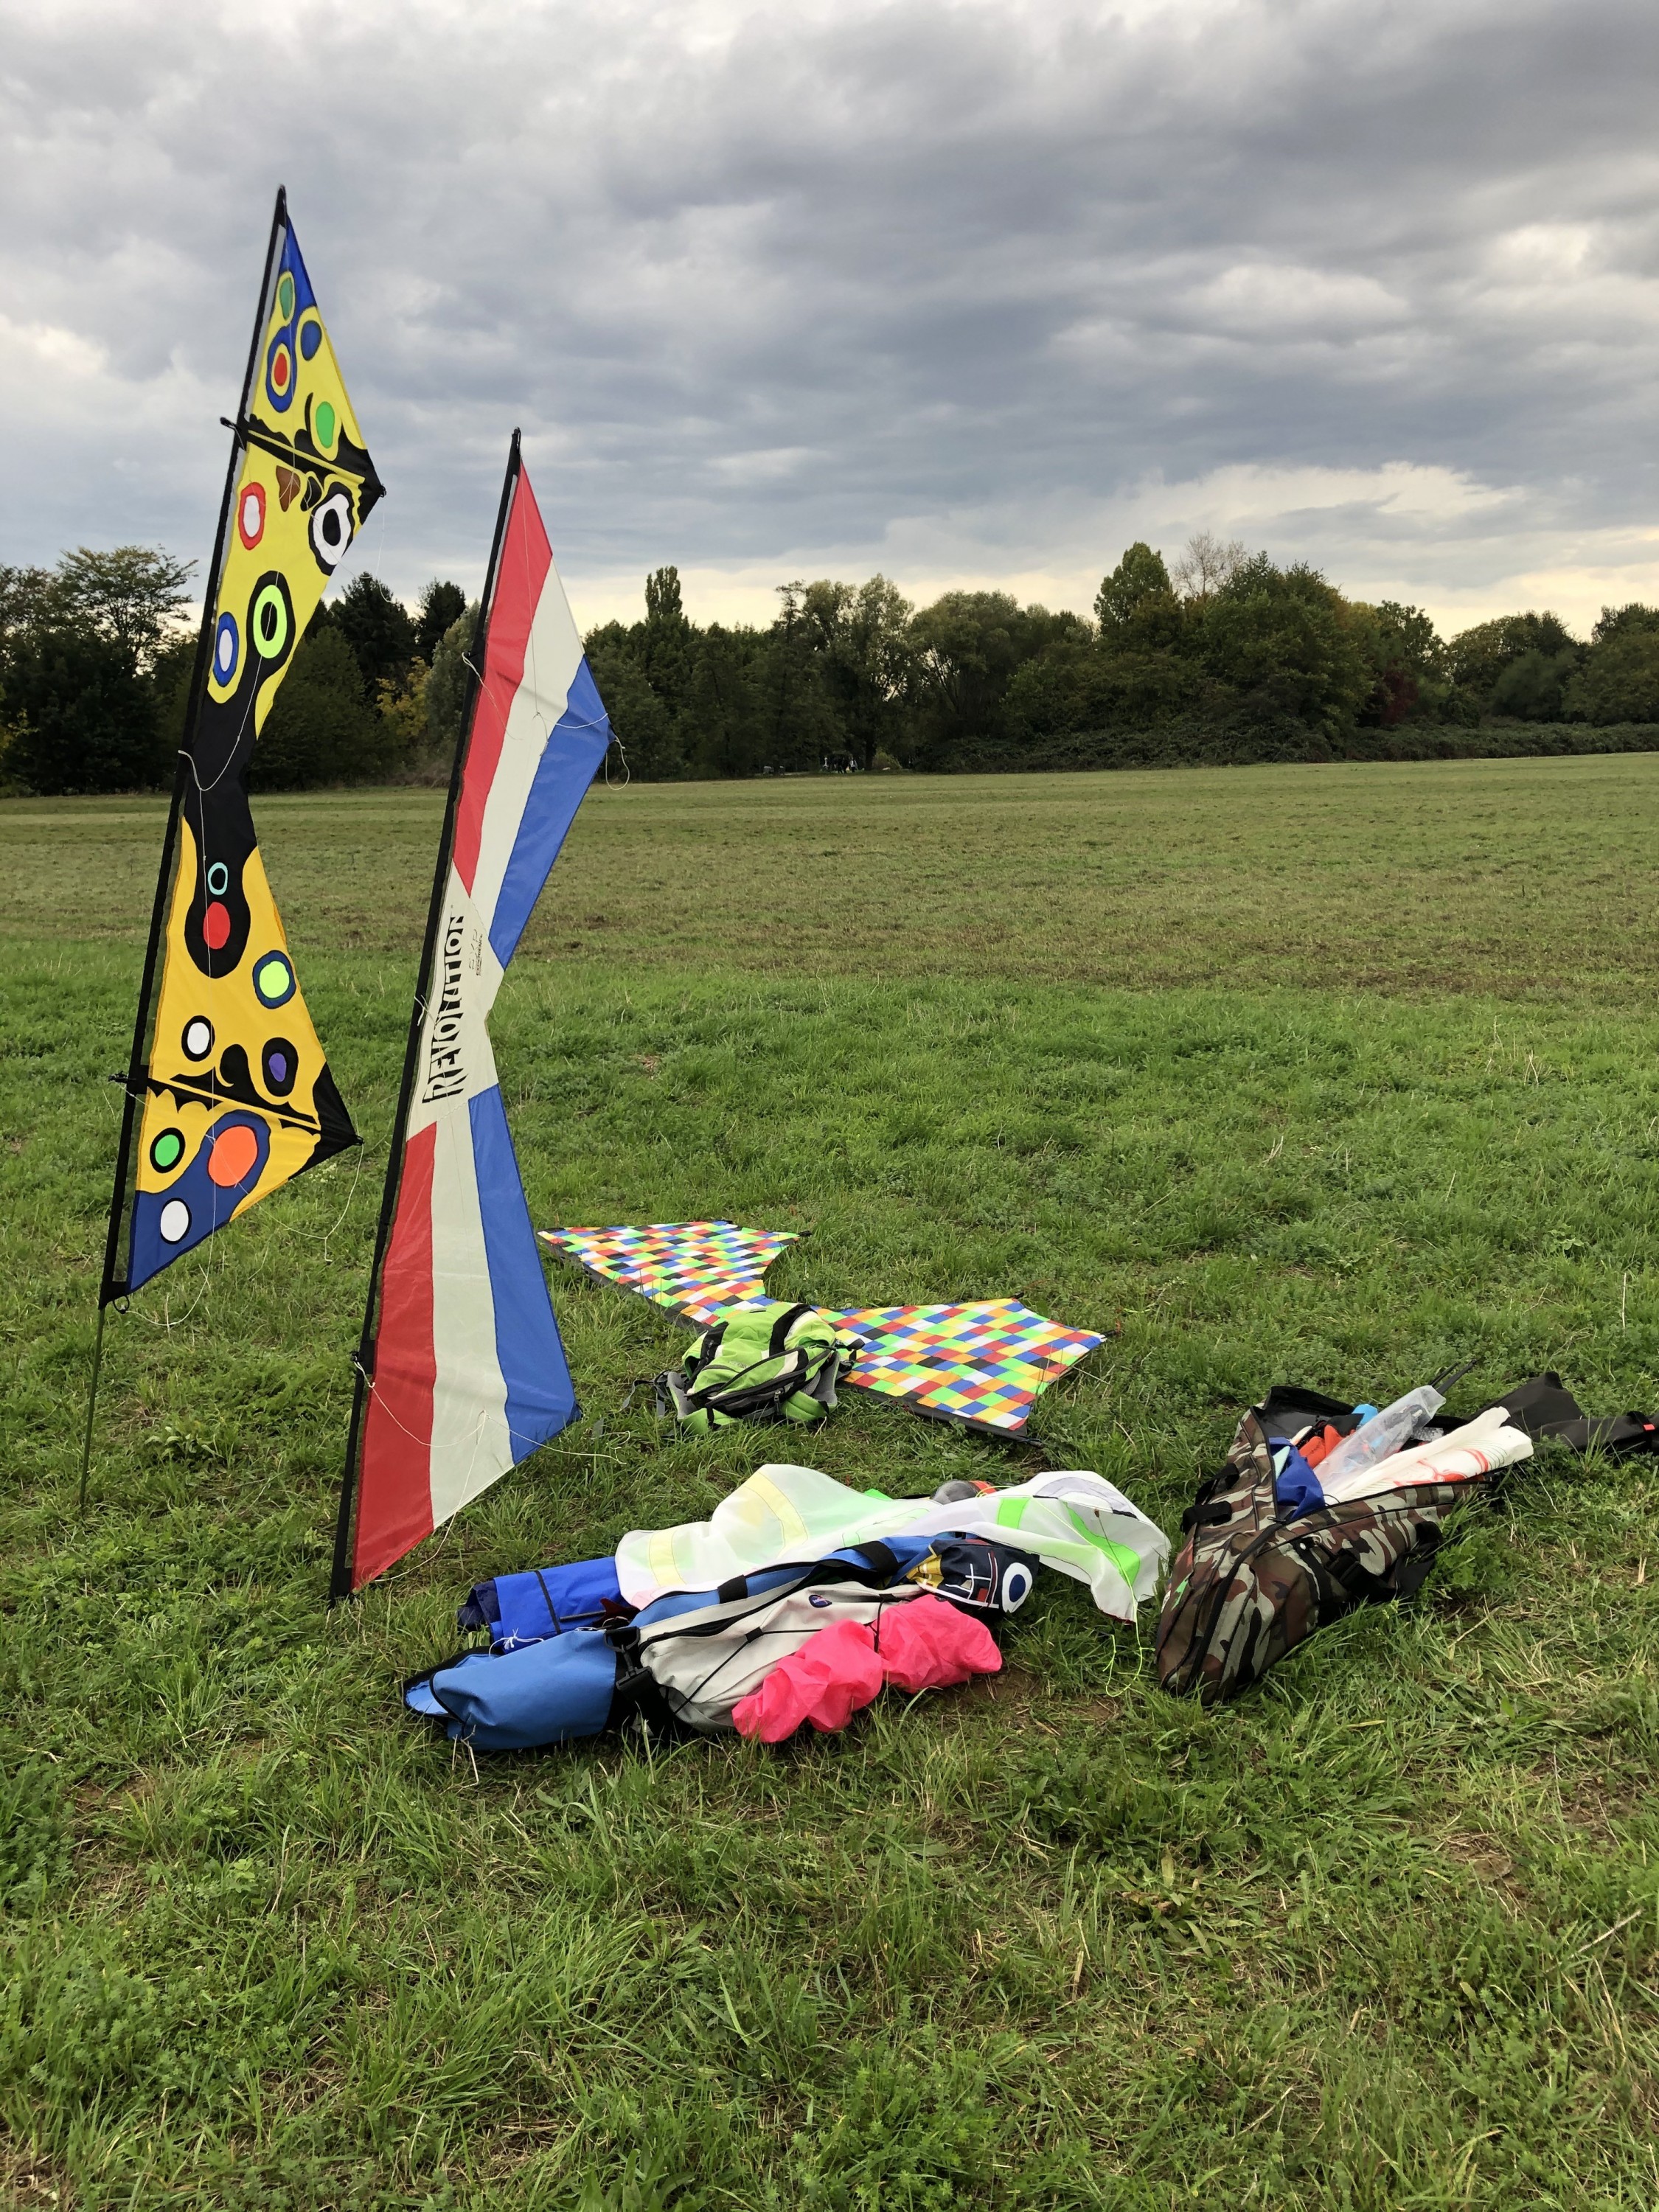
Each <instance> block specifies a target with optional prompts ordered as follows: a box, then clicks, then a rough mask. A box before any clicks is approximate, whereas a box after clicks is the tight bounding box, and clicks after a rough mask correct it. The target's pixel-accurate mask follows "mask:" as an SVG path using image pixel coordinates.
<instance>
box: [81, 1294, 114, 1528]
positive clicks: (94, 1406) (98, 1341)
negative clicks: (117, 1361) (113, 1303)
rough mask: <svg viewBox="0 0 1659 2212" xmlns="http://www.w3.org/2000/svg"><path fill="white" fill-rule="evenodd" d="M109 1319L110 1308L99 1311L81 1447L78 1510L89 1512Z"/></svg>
mask: <svg viewBox="0 0 1659 2212" xmlns="http://www.w3.org/2000/svg"><path fill="white" fill-rule="evenodd" d="M108 1317H109V1308H108V1307H107V1306H100V1307H99V1309H98V1334H97V1336H96V1338H95V1339H94V1342H93V1347H92V1381H91V1382H90V1383H88V1386H87V1433H86V1437H85V1440H84V1442H83V1443H82V1446H81V1500H80V1504H78V1505H77V1506H76V1512H78V1513H84V1512H85V1511H86V1510H87V1469H88V1468H89V1467H90V1466H91V1465H92V1424H93V1420H94V1417H95V1415H96V1413H97V1412H98V1370H99V1369H100V1367H101V1366H102V1365H103V1364H104V1323H105V1322H106V1320H107V1319H108Z"/></svg>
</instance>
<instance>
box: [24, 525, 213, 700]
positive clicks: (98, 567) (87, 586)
mask: <svg viewBox="0 0 1659 2212" xmlns="http://www.w3.org/2000/svg"><path fill="white" fill-rule="evenodd" d="M195 567H196V563H195V562H193V561H175V560H174V559H173V556H172V555H171V554H169V553H163V552H161V550H159V549H157V548H156V547H155V546H150V545H118V546H117V547H116V548H115V550H113V551H112V552H110V553H98V552H94V550H93V549H92V548H91V547H90V546H88V545H81V546H77V547H76V550H75V551H74V552H73V553H66V554H64V557H63V559H62V560H61V561H60V562H58V568H57V571H56V573H55V574H54V575H53V576H52V580H51V583H50V586H49V587H48V594H47V604H46V608H45V609H44V610H43V614H44V619H45V620H46V623H47V624H48V626H49V627H52V628H53V629H80V628H85V629H89V630H91V631H93V632H94V634H95V635H97V636H99V637H101V638H104V639H106V640H107V641H109V642H110V643H111V644H112V645H117V646H119V647H121V649H122V650H123V651H124V652H125V653H129V654H130V655H131V659H132V663H133V665H134V667H135V668H137V670H139V671H141V672H147V671H149V667H150V665H151V663H152V662H153V661H154V660H155V656H156V654H157V653H159V652H160V651H161V648H162V647H163V646H165V645H166V644H167V642H168V641H169V639H171V638H173V637H176V635H178V631H179V619H180V617H181V615H182V614H183V611H184V609H185V605H187V603H188V599H189V594H188V592H186V590H185V586H186V584H187V583H188V582H189V580H190V578H191V574H192V572H193V571H194V569H195Z"/></svg>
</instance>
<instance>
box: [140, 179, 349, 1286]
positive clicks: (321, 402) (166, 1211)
mask: <svg viewBox="0 0 1659 2212" xmlns="http://www.w3.org/2000/svg"><path fill="white" fill-rule="evenodd" d="M262 313H263V319H262V325H261V333H260V336H259V337H258V340H257V341H256V347H255V352H254V356H253V359H252V364H251V368H250V374H249V379H248V385H247V389H246V392H245V393H244V395H243V403H242V413H241V416H240V420H239V422H238V423H237V426H236V428H237V437H238V451H239V457H240V468H239V469H238V470H237V471H236V474H235V478H234V488H233V495H232V500H231V504H230V508H229V512H228V516H227V526H226V528H225V531H224V533H223V544H222V551H221V557H220V565H219V570H218V576H217V590H216V595H215V599H214V606H213V627H212V632H211V636H210V641H209V653H210V658H209V665H208V670H207V677H206V683H205V687H204V688H201V687H199V686H198V692H197V699H198V702H199V703H198V706H197V714H196V717H195V720H194V722H193V724H192V726H191V730H190V732H189V735H188V736H187V738H186V740H185V746H184V764H183V771H182V775H181V792H180V800H179V825H180V835H179V846H178V862H177V869H176V872H175V874H174V876H173V885H172V891H171V902H170V905H169V908H168V911H167V926H166V935H165V940H164V944H163V948H162V961H163V965H162V969H161V990H160V993H159V995H158V997H157V1000H156V1006H155V1021H154V1024H153V1027H152V1030H151V1033H150V1045H149V1063H148V1066H147V1069H146V1071H145V1074H144V1099H143V1119H142V1123H141V1126H140V1129H139V1136H138V1157H137V1188H136V1190H135V1192H134V1196H133V1204H132V1213H131V1226H130V1230H129V1235H128V1245H127V1252H126V1266H125V1274H124V1279H123V1280H122V1281H121V1282H118V1283H115V1284H112V1285H108V1286H106V1287H107V1289H108V1290H109V1291H116V1292H118V1291H119V1290H120V1289H122V1288H125V1289H127V1290H135V1289H137V1285H139V1284H140V1283H142V1282H145V1281H147V1280H148V1279H149V1277H150V1276H152V1275H154V1274H155V1273H158V1272H159V1271H160V1270H161V1268H163V1267H167V1265H168V1264H169V1262H170V1261H173V1260H176V1259H177V1258H179V1255H181V1254H182V1253H185V1252H188V1251H189V1250H191V1248H192V1247H193V1246H195V1245H197V1244H199V1243H201V1242H202V1240H203V1238H204V1237H209V1236H211V1234H212V1233H213V1231H215V1230H216V1229H217V1228H220V1227H221V1226H222V1225H223V1224H224V1223H225V1222H227V1221H228V1220H229V1219H230V1218H231V1216H232V1215H233V1214H234V1213H239V1212H241V1211H242V1210H243V1208H244V1207H246V1206H252V1204H253V1203H254V1202H255V1200H258V1199H261V1198H264V1197H266V1196H268V1195H269V1194H270V1192H271V1191H273V1190H275V1189H276V1188H278V1186H279V1185H281V1184H283V1183H285V1182H287V1181H288V1180H289V1177H290V1176H295V1175H298V1174H299V1173H300V1172H301V1170H302V1169H305V1168H308V1167H314V1166H315V1165H316V1164H317V1163H318V1162H319V1161H320V1160H325V1159H328V1158H331V1156H332V1155H333V1154H334V1153H336V1152H340V1151H342V1150H343V1149H344V1148H345V1147H346V1146H349V1145H355V1144H356V1142H357V1134H356V1130H355V1129H354V1128H353V1127H352V1126H351V1117H350V1115H349V1114H348V1113H347V1111H346V1109H345V1105H344V1103H343V1100H342V1099H341V1097H340V1094H339V1092H338V1091H337V1089H336V1088H335V1084H334V1079H333V1077H332V1076H331V1074H330V1073H329V1071H328V1066H327V1063H326V1061H325V1060H324V1058H323V1051H322V1047H321V1046H320V1045H319V1042H318V1041H317V1032H316V1030H314V1029H313V1027H312V1024H311V1017H310V1015H309V1014H308V1013H307V1012H306V1006H305V1000H303V999H302V998H301V994H300V987H299V983H298V981H297V979H296V977H295V972H294V963H293V960H292V958H291V957H290V956H289V948H288V939H287V938H286V936H285V934H284V933H283V924H282V920H281V917H280V916H279V915H278V914H277V912H276V902H275V901H274V900H273V899H272V897H271V895H270V885H269V884H267V882H266V881H265V872H264V863H263V861H262V860H261V859H260V857H259V850H258V841H257V839H256V838H255V836H254V830H253V820H252V814H251V813H250V811H249V809H248V800H247V791H246V783H245V777H246V770H247V767H248V763H249V760H250V758H251V757H252V752H253V745H254V740H255V739H256V738H257V737H258V734H259V731H260V729H261V727H262V726H263V725H264V720H265V717H266V715H267V714H269V713H270V703H271V701H272V700H273V698H274V697H275V696H276V688H277V686H278V685H279V684H281V682H282V680H283V676H284V675H285V674H286V673H287V671H288V670H289V667H290V666H291V665H292V663H293V659H294V654H295V648H296V647H297V646H298V644H299V642H300V640H301V637H302V636H303V635H305V629H306V624H307V623H308V622H309V621H310V619H311V617H312V615H313V613H314V611H316V608H317V605H318V603H319V600H320V599H321V598H322V596H323V593H324V592H325V589H326V588H327V585H328V580H329V578H330V577H331V575H332V574H333V573H334V570H335V568H337V566H338V564H339V562H340V561H341V559H342V558H343V556H344V554H345V551H346V549H347V547H348V546H349V544H350V543H351V541H352V539H353V538H354V537H355V536H356V533H357V531H358V530H359V528H360V527H361V526H362V522H363V520H364V518H365V517H366V516H367V514H368V511H369V509H370V508H371V507H373V506H374V503H375V501H377V500H378V499H379V498H380V494H381V489H382V487H381V484H380V479H379V477H376V475H375V473H374V464H373V463H372V462H371V461H370V459H369V458H368V453H367V452H366V451H365V450H364V447H363V443H362V435H361V433H360V432H359V430H358V428H357V421H356V416H355V415H354V414H353V413H352V411H351V402H350V400H349V398H347V397H346V390H345V386H344V385H343V383H342V382H341V380H340V372H339V369H338V368H337V366H336V364H335V360H334V349H333V347H332V346H331V344H330V343H329V338H328V332H327V331H326V330H325V328H324V327H323V319H322V316H321V315H320V314H319V312H318V307H317V301H316V298H315V295H313V291H312V289H311V280H310V278H309V277H308V276H307V274H306V267H305V263H304V262H303V261H302V260H301V257H300V249H299V246H298V244H297V243H296V241H295V236H294V232H293V229H292V228H291V226H290V225H289V222H288V221H287V213H286V204H285V203H283V204H280V205H279V210H278V217H277V222H276V228H275V231H274V233H273V236H272V244H271V252H270V261H269V263H268V265H267V271H266V281H265V290H264V307H263V311H262ZM233 466H234V464H233Z"/></svg>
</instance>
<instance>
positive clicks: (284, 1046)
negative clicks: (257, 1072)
mask: <svg viewBox="0 0 1659 2212" xmlns="http://www.w3.org/2000/svg"><path fill="white" fill-rule="evenodd" d="M259 1064H260V1066H261V1067H262V1069H263V1070H264V1079H265V1089H266V1090H267V1091H270V1095H271V1097H273V1098H286V1097H288V1094H289V1091H292V1090H293V1088H294V1085H295V1082H296V1080H297V1079H298V1078H299V1073H300V1055H299V1054H298V1053H297V1052H295V1049H294V1047H293V1046H292V1045H291V1044H290V1043H289V1040H288V1039H287V1038H286V1037H269V1038H267V1039H266V1041H265V1048H264V1051H263V1052H262V1053H261V1054H260V1055H259Z"/></svg>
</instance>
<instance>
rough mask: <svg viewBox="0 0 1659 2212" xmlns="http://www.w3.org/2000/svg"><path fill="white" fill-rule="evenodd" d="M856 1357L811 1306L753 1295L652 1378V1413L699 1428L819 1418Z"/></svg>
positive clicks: (849, 1342) (854, 1346)
mask: <svg viewBox="0 0 1659 2212" xmlns="http://www.w3.org/2000/svg"><path fill="white" fill-rule="evenodd" d="M857 1356H858V1341H857V1340H856V1338H854V1337H849V1336H838V1335H837V1334H836V1331H835V1329H834V1328H832V1327H831V1325H830V1324H829V1322H827V1321H825V1320H824V1318H823V1316H822V1315H821V1314H819V1313H817V1312H816V1311H815V1310H813V1308H812V1307H811V1306H791V1305H786V1304H784V1302H783V1300H782V1299H781V1298H764V1299H756V1300H755V1301H753V1302H752V1303H751V1304H747V1305H744V1306H740V1307H734V1308H733V1309H732V1311H731V1312H730V1313H728V1314H723V1315H722V1316H720V1320H719V1321H717V1322H715V1323H714V1326H713V1328H707V1329H705V1330H704V1331H703V1333H702V1335H701V1336H700V1337H699V1338H698V1339H697V1340H696V1343H695V1344H694V1345H693V1346H691V1348H690V1351H689V1352H687V1353H686V1355H685V1365H684V1368H683V1369H679V1368H671V1369H670V1370H668V1371H667V1372H666V1373H665V1374H662V1375H659V1376H658V1377H657V1411H658V1412H659V1413H664V1414H666V1413H673V1414H674V1416H675V1417H676V1419H678V1421H679V1422H680V1424H681V1425H682V1426H683V1427H684V1428H687V1429H691V1430H694V1431H699V1432H702V1433H707V1431H708V1430H710V1429H723V1428H726V1427H727V1426H729V1425H730V1424H731V1423H732V1422H733V1421H801V1422H811V1421H821V1420H822V1419H823V1417H824V1415H825V1414H826V1413H829V1412H830V1411H831V1410H832V1409H833V1407H834V1406H835V1403H836V1383H838V1382H839V1381H840V1380H841V1378H842V1376H843V1375H845V1374H846V1372H847V1370H848V1368H849V1367H850V1366H851V1365H852V1364H853V1362H854V1359H855V1358H856V1357H857Z"/></svg>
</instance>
